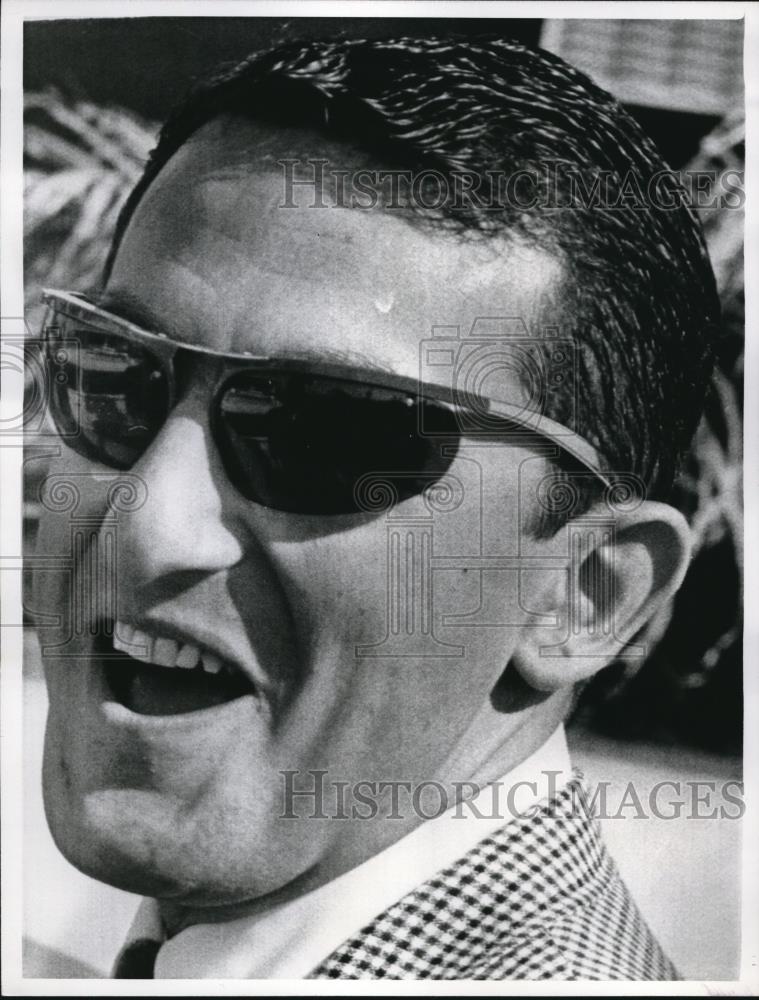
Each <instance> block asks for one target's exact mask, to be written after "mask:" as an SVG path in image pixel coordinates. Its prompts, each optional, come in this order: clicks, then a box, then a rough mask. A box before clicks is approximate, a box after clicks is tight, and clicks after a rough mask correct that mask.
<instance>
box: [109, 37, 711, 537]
mask: <svg viewBox="0 0 759 1000" xmlns="http://www.w3.org/2000/svg"><path fill="white" fill-rule="evenodd" d="M226 112H236V113H240V114H243V115H245V116H247V117H249V118H253V119H257V120H261V121H266V122H274V123H279V124H280V125H285V124H287V125H303V126H308V127H311V128H316V129H318V130H320V131H322V132H323V133H324V134H325V135H329V136H332V137H334V138H337V139H345V140H348V141H350V143H351V145H352V146H354V147H360V148H363V149H365V150H367V152H371V153H374V154H378V155H381V156H382V157H383V158H384V160H385V161H390V162H393V163H400V164H403V165H405V166H407V167H410V168H424V167H430V168H434V169H436V170H439V171H444V172H452V171H454V172H455V171H469V172H472V173H474V174H476V175H479V176H490V175H489V174H488V173H487V172H488V171H490V172H501V173H503V172H511V173H512V174H513V173H515V172H518V171H526V172H530V175H531V176H532V177H533V178H535V179H536V181H537V183H545V184H548V183H549V180H548V179H545V180H544V181H541V180H540V179H541V178H546V172H545V165H546V163H549V162H550V163H553V164H557V163H559V162H560V163H561V165H562V169H561V170H559V171H555V172H554V174H553V179H552V180H551V181H550V183H552V184H555V186H556V188H555V190H554V191H553V192H549V191H547V190H545V191H542V192H540V191H538V197H537V199H536V204H535V206H534V207H532V208H524V207H522V206H520V205H519V204H518V203H515V202H513V201H512V203H511V204H509V203H508V200H506V201H501V202H499V204H498V206H497V209H496V210H494V209H493V208H492V207H486V208H479V207H478V205H477V204H476V203H475V204H468V205H467V207H466V209H465V210H462V209H461V206H460V205H459V206H453V207H452V206H444V207H443V209H442V213H441V215H442V216H443V217H445V218H446V220H447V221H448V222H450V221H451V220H454V221H455V223H456V225H458V226H460V227H462V228H464V229H466V230H469V231H478V232H480V233H483V234H488V233H494V232H501V233H503V232H504V231H506V232H514V233H517V234H519V235H520V236H521V237H523V238H525V239H527V240H529V241H530V242H531V243H533V244H534V245H537V246H540V247H542V248H545V249H547V250H548V251H549V252H551V253H552V254H554V255H555V256H556V257H557V258H558V259H559V260H560V262H561V263H562V265H563V269H564V273H565V283H564V287H563V289H562V292H561V302H560V306H561V309H562V317H566V319H565V320H564V319H562V325H563V327H564V328H566V327H568V328H569V331H568V332H569V335H570V336H571V337H572V338H573V339H574V341H575V343H576V345H577V351H576V354H577V363H578V376H579V386H577V390H578V391H577V392H576V396H575V397H574V399H573V400H570V399H569V398H568V396H566V395H564V396H563V395H562V393H561V392H560V391H557V392H555V393H551V394H550V398H549V399H547V401H546V411H545V412H546V414H547V416H550V417H552V418H553V419H555V420H558V421H560V422H564V423H567V422H568V421H570V420H572V421H573V423H574V427H575V429H576V430H578V432H580V433H581V434H582V435H583V436H584V437H586V438H587V439H588V440H590V441H591V442H592V443H593V444H594V445H595V446H596V447H597V448H598V450H599V451H600V453H601V454H602V455H604V456H605V458H606V460H607V462H608V463H609V468H610V470H611V471H613V472H617V471H618V472H625V473H630V472H632V473H635V474H637V476H639V477H640V479H641V480H642V481H643V483H644V484H645V488H646V491H647V495H648V496H649V497H651V498H654V499H666V498H667V497H668V495H669V492H670V490H671V487H672V484H673V480H674V477H675V474H676V472H677V469H678V465H679V462H680V461H681V459H682V457H683V455H684V452H685V451H686V449H687V447H688V445H689V443H690V440H691V438H692V435H693V433H694V431H695V428H696V425H697V422H698V419H699V417H700V415H701V411H702V408H703V404H704V397H705V393H706V389H707V385H708V382H709V378H710V374H711V370H712V363H713V353H714V339H715V338H714V331H715V328H716V324H717V322H718V319H719V302H718V298H717V293H716V288H715V282H714V276H713V273H712V269H711V266H710V263H709V258H708V255H707V252H706V248H705V245H704V241H703V237H702V234H701V231H700V227H699V224H698V222H697V221H696V219H695V216H694V215H693V213H692V211H691V209H690V208H689V207H688V205H687V196H686V195H685V192H684V190H683V189H682V188H681V187H679V184H677V183H675V181H674V178H673V175H671V174H670V175H669V176H668V182H669V187H668V193H669V195H670V196H671V197H670V207H666V208H663V207H661V206H660V205H659V204H656V203H653V202H652V201H651V199H649V198H646V197H643V198H642V199H641V198H639V197H633V198H631V197H630V190H631V189H632V190H633V191H635V192H649V191H650V182H651V179H652V178H655V177H656V176H657V175H658V174H659V173H660V172H661V171H664V170H666V164H664V162H663V161H662V159H661V157H660V156H659V154H658V153H657V151H656V149H655V148H654V146H653V144H652V142H651V141H650V140H649V139H647V138H646V136H645V135H644V134H643V133H642V132H641V130H640V128H639V127H638V125H637V124H636V123H635V121H634V120H633V119H632V118H631V116H630V115H629V114H628V113H627V112H626V111H625V110H624V109H623V108H622V107H621V106H620V105H619V104H618V103H617V102H616V101H615V100H614V99H613V98H612V97H611V96H610V95H609V94H607V93H606V92H605V91H603V90H601V89H600V88H598V87H597V86H595V85H594V84H593V83H592V82H591V81H590V80H589V79H588V78H587V77H585V76H584V75H583V74H581V73H579V72H578V71H577V70H575V69H573V68H572V67H570V66H568V65H567V64H566V63H564V62H563V61H562V60H561V59H559V58H557V57H555V56H553V55H551V54H549V53H547V52H543V51H538V50H533V49H529V48H526V47H524V46H522V45H519V44H517V43H514V42H510V41H506V40H504V39H501V38H492V37H487V38H477V39H474V40H472V39H467V40H459V39H451V38H422V39H415V38H401V39H396V40H387V39H373V40H363V39H351V40H340V41H335V42H328V41H320V40H315V41H306V42H293V43H289V44H287V45H284V46H280V47H278V48H276V49H273V50H271V51H269V52H267V53H264V54H255V55H253V56H251V57H250V58H248V59H246V60H245V61H243V62H242V63H240V64H239V65H236V66H234V67H233V68H231V69H227V70H225V71H224V72H222V73H220V74H219V75H217V76H215V77H214V78H212V79H210V80H209V81H207V82H205V83H203V84H201V85H199V86H197V87H196V88H195V89H194V90H193V91H192V92H191V94H190V95H189V97H188V98H187V99H186V100H185V102H184V103H183V104H181V105H180V106H179V107H178V108H177V109H176V110H175V111H174V113H173V114H172V115H171V117H170V118H169V119H168V121H167V122H166V124H165V125H164V127H163V129H162V131H161V134H160V138H159V141H158V144H157V146H156V148H155V149H154V150H153V152H152V154H151V156H150V159H149V162H148V164H147V166H146V169H145V172H144V174H143V176H142V178H141V179H140V181H139V182H138V184H137V186H136V187H135V189H134V191H133V192H132V194H131V195H130V197H129V199H128V201H127V202H126V204H125V206H124V208H123V210H122V212H121V215H120V218H119V222H118V226H117V231H116V235H115V238H114V243H113V247H112V249H111V253H110V255H109V260H108V264H107V265H106V273H107V272H108V270H109V269H110V266H111V264H112V261H113V258H114V256H115V253H116V251H117V249H118V246H119V242H120V240H121V237H122V236H123V233H124V230H125V228H126V226H127V224H128V221H129V219H130V218H131V215H132V213H133V212H134V210H135V207H136V205H137V204H138V202H139V200H140V198H141V197H142V195H143V194H144V192H145V190H146V189H147V188H148V186H149V185H150V184H151V182H152V181H153V179H154V178H155V177H156V175H157V174H158V172H159V171H160V170H161V168H162V167H163V165H164V164H165V163H166V162H167V160H168V159H169V158H170V157H171V156H172V154H173V153H174V152H175V151H176V150H177V149H178V148H179V147H180V146H181V145H182V144H183V143H184V142H185V140H186V139H187V138H188V137H189V136H190V135H192V134H193V133H194V132H195V131H196V130H197V129H198V128H199V127H200V126H201V125H203V124H204V123H206V122H208V121H209V120H211V119H212V118H214V117H216V116H218V115H220V114H223V113H226ZM572 173H574V176H575V178H577V177H580V178H582V181H583V184H584V186H585V189H586V190H590V189H592V185H593V183H594V182H595V181H596V180H597V179H600V178H603V184H604V187H603V192H604V196H603V197H602V198H601V200H600V201H598V200H597V199H596V200H595V201H591V202H590V203H587V204H586V203H584V202H582V199H580V200H579V201H578V200H577V199H576V198H574V199H572V198H570V195H571V191H570V190H569V184H570V181H569V177H570V175H571V174H572ZM541 195H544V196H546V197H541ZM546 198H548V201H546ZM551 198H553V202H552V204H553V206H554V207H546V205H547V204H548V203H549V202H550V199H551ZM520 200H522V199H520ZM575 406H576V407H577V410H576V413H572V414H570V413H569V409H570V408H573V407H575ZM564 474H565V475H566V476H569V474H570V473H569V470H568V469H567V468H565V469H564ZM591 482H592V480H591V481H588V482H587V484H586V483H585V481H583V486H582V488H581V490H580V493H579V497H578V498H577V502H576V503H575V504H574V505H573V506H570V507H569V508H568V507H567V506H566V505H564V507H563V509H562V510H558V509H556V510H554V511H552V512H551V511H548V512H547V513H546V516H545V518H543V520H542V523H541V524H540V525H539V526H538V532H539V534H541V535H545V534H548V533H552V532H553V531H555V530H557V529H558V527H559V526H560V524H562V523H563V522H564V521H566V519H567V518H568V517H569V516H570V515H572V514H577V513H581V512H582V510H584V509H587V507H588V505H589V504H590V503H591V502H592V500H593V499H594V498H595V496H596V493H594V491H593V487H592V486H591V485H590V483H591Z"/></svg>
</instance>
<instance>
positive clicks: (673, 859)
mask: <svg viewBox="0 0 759 1000" xmlns="http://www.w3.org/2000/svg"><path fill="white" fill-rule="evenodd" d="M416 33H418V34H422V35H424V34H430V35H431V34H447V33H455V34H459V35H476V34H481V33H494V34H500V35H502V36H504V37H511V38H514V39H516V40H518V41H523V42H526V43H528V44H533V45H536V44H537V45H542V46H543V47H544V48H547V49H549V50H551V51H553V52H555V53H557V54H558V55H560V56H562V57H563V58H564V59H566V60H567V61H568V62H570V63H572V64H573V65H575V66H577V67H578V68H580V69H581V70H583V71H584V72H586V73H588V75H590V76H591V77H592V78H593V79H594V80H595V82H596V83H598V84H600V85H601V86H602V87H604V88H606V89H607V90H609V91H611V92H612V93H613V94H615V96H616V97H618V98H619V100H621V101H622V102H623V103H624V104H625V105H626V106H627V107H628V109H629V110H630V112H631V113H632V114H633V115H634V116H635V118H636V119H637V120H638V121H639V123H640V124H641V126H642V127H643V129H644V130H645V131H646V132H647V133H648V134H649V135H650V136H651V138H652V139H653V140H654V142H655V143H656V144H657V145H658V146H659V148H660V149H661V151H662V153H663V155H664V157H665V159H666V160H667V161H668V163H669V165H670V166H671V167H673V168H675V169H684V170H692V171H706V170H710V171H713V172H714V174H715V178H716V187H717V189H718V190H721V188H720V180H719V177H720V174H722V173H724V172H725V171H736V170H739V171H742V169H743V162H744V135H745V131H744V118H743V69H742V65H743V52H742V49H743V31H742V22H740V21H714V20H712V21H694V20H677V21H645V20H637V21H629V20H613V21H612V20H600V21H598V20H594V21H586V20H540V19H528V18H525V19H519V20H502V19H501V20H495V19H493V20H490V19H485V20H483V19H477V20H474V19H473V20H456V21H451V20H445V21H441V20H436V19H417V18H414V19H403V20H393V19H388V18H381V19H380V18H351V19H330V18H290V19H281V18H202V17H197V18H196V17H192V18H161V17H157V18H128V19H126V18H125V19H109V20H98V19H92V20H76V21H74V20H69V21H38V22H28V23H27V24H26V26H25V34H24V87H25V167H26V185H25V215H24V229H25V244H24V264H25V284H26V306H27V320H28V322H29V324H30V327H31V329H32V330H35V329H36V328H37V327H38V326H39V324H40V322H41V319H42V313H41V307H40V304H39V296H40V289H41V288H42V287H43V286H45V285H48V286H52V287H59V288H61V287H62V288H72V289H77V288H85V287H88V286H90V285H92V284H94V283H96V282H97V280H98V278H99V274H100V270H101V268H102V265H103V262H104V260H105V256H106V252H107V248H108V245H109V242H110V238H111V234H112V231H113V227H114V225H115V220H116V216H117V214H118V210H119V208H120V206H121V204H122V202H123V200H124V198H125V197H126V194H127V193H128V191H129V190H130V188H131V187H132V185H133V184H134V183H135V181H136V180H137V178H138V177H139V175H140V173H141V170H142V167H143V164H144V162H145V159H146V156H147V153H148V151H149V150H150V149H151V148H152V145H153V144H154V141H155V136H156V132H157V128H158V123H160V122H161V121H162V119H163V118H164V117H165V116H166V114H167V112H168V111H169V109H170V108H171V107H172V105H173V104H174V103H176V102H177V101H178V100H179V99H180V98H181V97H182V96H183V94H184V92H185V91H186V89H187V88H188V86H189V85H190V84H191V83H192V82H193V80H194V79H196V78H197V77H202V76H204V75H206V74H207V73H208V72H209V71H210V70H211V69H213V68H214V67H215V66H217V65H218V64H219V63H221V62H226V61H236V60H238V59H240V58H243V57H244V56H246V55H248V54H249V53H250V52H251V51H252V50H254V49H257V48H264V47H267V46H269V45H271V44H274V43H276V42H278V41H281V40H284V39H288V38H292V37H298V36H300V37H337V36H348V37H359V36H363V37H380V36H382V37H392V36H397V35H402V34H416ZM701 217H702V222H703V225H704V229H705V232H706V237H707V242H708V245H709V250H710V254H711V257H712V263H713V265H714V270H715V273H716V276H717V282H718V285H719V288H720V293H721V296H722V302H723V314H724V323H723V331H722V340H721V344H720V349H719V359H718V365H717V371H716V373H715V378H714V383H713V388H712V393H711V396H710V399H709V403H708V407H707V411H706V414H705V417H704V420H703V421H702V424H701V426H700V428H699V430H698V433H697V435H696V437H695V440H694V443H693V448H692V452H691V455H690V457H689V459H688V462H687V463H686V466H685V468H684V469H683V472H682V475H681V477H680V479H679V482H678V486H677V493H676V498H675V502H676V503H677V504H678V505H679V506H680V508H681V509H682V510H683V512H684V513H685V515H686V516H687V517H688V519H689V522H690V523H691V526H692V528H693V532H694V538H695V556H694V559H693V562H692V565H691V567H690V570H689V572H688V576H687V578H686V580H685V583H684V585H683V587H682V589H681V590H680V592H679V594H678V595H677V597H676V599H675V601H674V602H673V603H672V605H671V606H670V607H668V608H666V609H664V610H663V612H662V613H661V614H660V615H659V616H658V618H657V619H656V620H655V621H654V622H652V623H651V625H650V626H649V627H648V629H647V632H646V634H645V635H644V636H641V637H640V641H644V642H646V643H647V645H648V648H649V649H651V654H650V656H649V658H648V659H647V661H646V662H645V663H644V664H643V665H639V664H636V666H635V667H634V668H631V667H630V664H629V662H627V661H625V662H624V663H623V662H620V663H618V664H614V665H612V666H611V667H610V668H608V669H607V670H606V671H604V672H603V673H602V674H601V675H599V677H598V678H597V680H596V681H594V682H593V683H592V684H591V685H590V686H589V688H588V689H587V690H586V692H585V695H584V698H583V701H582V702H581V704H580V706H579V707H578V710H577V713H576V715H575V717H574V719H573V720H572V724H571V726H570V731H569V736H570V743H571V746H572V748H573V755H574V758H575V761H576V762H577V763H579V764H580V765H581V766H582V767H583V769H584V770H585V772H586V775H587V777H588V779H589V782H590V783H591V785H592V784H593V782H594V780H595V781H601V780H603V781H611V782H612V783H614V785H615V787H617V788H618V789H623V788H624V787H625V786H626V784H627V782H629V781H630V780H635V782H636V787H637V788H638V790H639V791H640V793H641V794H642V795H645V790H646V789H647V788H650V787H652V786H653V785H654V784H655V783H656V782H657V781H659V780H678V779H679V780H682V781H685V780H713V781H716V782H719V781H724V780H728V779H733V778H736V779H740V776H741V762H740V751H741V745H742V657H741V652H742V624H743V623H742V585H743V583H742V581H743V574H742V559H743V541H742V509H741V494H742V482H741V474H742V436H741V430H742V395H743V336H744V320H743V287H744V286H743V212H742V211H741V210H739V209H719V208H716V209H708V210H703V211H702V212H701ZM49 444H50V439H49V438H48V439H47V440H45V439H44V438H37V437H35V434H34V433H33V431H32V432H30V434H29V439H28V446H27V450H26V459H25V461H26V470H27V476H26V485H25V500H24V516H25V532H26V538H27V546H28V547H27V552H29V553H32V552H33V546H34V537H35V533H36V526H37V518H38V513H39V510H38V500H37V497H38V490H39V485H40V483H41V481H42V479H43V478H44V475H45V466H46V460H45V455H46V452H49ZM46 445H47V448H46V447H45V446H46ZM27 593H28V590H27ZM26 607H27V608H28V609H29V615H28V624H29V626H30V627H29V629H28V630H27V643H26V658H25V679H26V681H25V691H26V710H27V714H26V717H25V749H26V758H25V766H26V767H27V768H28V774H29V781H28V782H27V784H26V788H27V796H26V799H27V801H26V815H25V824H26V827H25V834H26V841H25V842H26V845H27V859H26V862H25V869H26V870H25V884H26V896H27V900H26V906H27V911H26V917H27V922H26V927H27V935H28V941H27V946H26V954H25V962H26V975H30V976H34V975H50V976H53V975H66V976H71V975H107V973H108V969H109V967H110V963H111V961H112V958H113V955H114V954H115V951H116V950H117V948H118V946H119V944H120V942H121V939H122V937H123V935H124V933H125V930H126V927H127V926H128V923H129V919H130V917H131V913H132V912H133V910H134V907H135V904H136V900H135V899H134V897H131V896H129V895H128V894H126V893H120V892H117V891H116V890H111V889H107V888H106V887H103V886H100V885H99V884H96V883H93V882H91V881H90V880H88V879H86V878H85V877H84V876H82V875H80V874H79V873H77V872H75V871H74V870H73V869H71V868H70V866H68V865H67V864H66V862H65V861H63V859H62V858H61V857H60V855H58V854H57V851H56V850H55V847H54V846H53V844H52V841H51V839H50V836H49V833H48V832H47V828H46V825H45V822H44V819H43V815H42V804H41V796H40V792H39V766H40V759H41V743H42V730H43V726H44V714H45V710H46V702H45V694H44V687H43V685H42V682H41V673H40V667H39V653H38V649H37V644H36V637H35V634H34V623H35V617H34V609H33V606H32V603H31V600H30V599H29V600H27V603H26ZM604 827H605V831H604V832H605V835H606V839H607V841H608V843H609V845H610V848H611V850H612V853H613V854H614V856H615V857H616V858H617V861H618V863H619V866H620V868H621V870H622V874H623V876H624V877H625V878H626V880H627V881H628V883H629V884H630V886H631V888H632V890H633V894H634V895H635V896H636V898H637V899H638V902H639V904H640V906H641V908H642V910H643V912H644V914H645V915H646V917H647V919H648V920H649V922H650V923H651V925H652V927H653V929H654V931H655V933H656V934H657V935H658V937H659V939H660V940H661V942H662V944H663V945H664V946H665V949H666V950H668V951H669V953H670V955H671V957H672V958H673V960H674V961H675V963H676V964H677V965H679V967H680V969H681V971H682V972H683V974H684V975H685V976H686V978H693V979H730V978H733V977H734V976H735V975H736V974H737V961H738V949H739V922H740V917H739V905H740V857H739V830H738V827H739V824H738V823H736V822H731V821H723V822H715V821H709V820H693V819H690V820H688V819H685V818H681V819H676V820H668V821H656V820H650V821H649V822H644V823H641V822H638V823H635V822H632V823H631V822H627V823H624V824H622V823H619V822H618V821H617V822H616V823H615V821H614V820H610V821H606V822H605V823H604ZM644 859H645V860H644ZM664 876H666V877H664ZM93 926H96V927H99V928H100V934H99V936H97V938H96V939H93V937H92V934H91V928H92V927H93Z"/></svg>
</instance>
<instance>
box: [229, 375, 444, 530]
mask: <svg viewBox="0 0 759 1000" xmlns="http://www.w3.org/2000/svg"><path fill="white" fill-rule="evenodd" d="M419 405H420V404H419V401H418V400H417V398H416V397H415V396H412V395H408V394H404V393H400V392H397V391H393V390H387V389H382V388H379V387H374V386H364V385H361V384H358V383H352V382H346V381H342V380H338V379H326V378H316V377H306V376H294V375H274V376H270V377H265V378H264V377H258V376H251V375H250V374H249V373H241V374H240V375H239V376H235V377H233V378H232V379H231V380H230V382H229V383H228V384H227V386H226V388H225V391H224V393H223V395H222V398H221V400H220V405H219V408H218V419H219V427H218V433H217V439H218V441H219V447H220V450H221V454H222V458H223V460H224V462H225V466H226V468H227V471H228V474H229V475H230V478H231V479H232V481H233V482H234V483H235V485H236V486H237V488H238V489H239V490H240V491H241V492H242V493H243V494H244V495H245V496H246V497H248V499H251V500H255V501H256V502H257V503H260V504H263V505H264V506H267V507H273V508H276V509H277V510H283V511H290V512H294V513H300V514H352V513H356V512H358V511H361V510H367V511H372V510H375V509H376V506H375V504H374V502H373V497H376V496H377V492H376V490H375V491H372V488H371V487H372V483H374V484H376V483H380V482H381V483H388V484H390V486H389V492H390V494H392V495H393V496H394V498H395V499H396V500H397V501H402V500H405V499H407V498H408V497H411V496H415V495H417V494H419V493H421V492H422V491H423V490H424V489H425V488H426V487H428V486H430V485H431V484H432V483H434V482H435V481H436V480H437V479H439V478H440V476H441V475H442V474H443V473H444V472H445V471H446V470H447V469H448V467H449V466H450V464H451V462H452V455H450V454H448V453H446V454H445V455H443V452H442V448H441V443H442V442H441V441H440V437H439V435H440V434H441V433H443V432H444V431H445V430H446V429H448V430H449V431H450V436H451V437H452V438H456V439H457V437H458V431H457V425H456V420H455V416H454V415H453V413H452V412H451V411H449V410H447V409H446V408H444V407H443V406H441V405H439V404H436V403H434V402H424V403H422V404H421V405H423V406H425V407H426V408H427V411H428V412H427V413H425V414H424V415H423V416H422V415H421V414H420V412H419ZM420 417H421V420H420ZM420 426H421V427H429V426H434V427H435V428H436V430H435V434H434V436H428V435H425V434H423V433H420V430H419V428H420Z"/></svg>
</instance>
